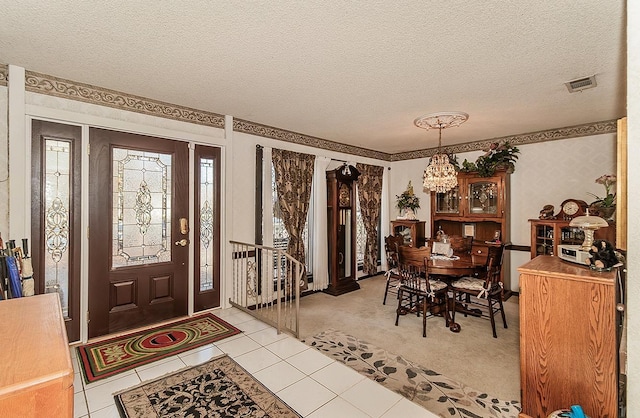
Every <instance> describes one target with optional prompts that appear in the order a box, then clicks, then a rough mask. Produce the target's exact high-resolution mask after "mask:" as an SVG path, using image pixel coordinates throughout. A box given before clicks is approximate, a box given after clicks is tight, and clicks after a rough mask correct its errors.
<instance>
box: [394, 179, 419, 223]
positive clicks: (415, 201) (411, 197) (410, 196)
mask: <svg viewBox="0 0 640 418" xmlns="http://www.w3.org/2000/svg"><path fill="white" fill-rule="evenodd" d="M396 198H397V199H398V200H397V201H396V207H397V208H398V209H400V213H402V212H403V211H404V212H405V214H404V215H403V216H399V217H398V219H409V220H415V219H417V218H416V214H415V210H416V209H419V208H420V198H418V196H416V195H415V193H414V192H413V186H412V185H411V181H409V184H408V185H407V190H405V191H404V192H402V194H400V195H399V196H398V195H396Z"/></svg>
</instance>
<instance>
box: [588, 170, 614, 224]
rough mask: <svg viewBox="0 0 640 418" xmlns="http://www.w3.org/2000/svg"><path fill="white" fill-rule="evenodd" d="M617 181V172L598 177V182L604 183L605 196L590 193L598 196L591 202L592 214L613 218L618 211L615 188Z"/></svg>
mask: <svg viewBox="0 0 640 418" xmlns="http://www.w3.org/2000/svg"><path fill="white" fill-rule="evenodd" d="M616 181H617V178H616V175H615V174H603V175H602V176H600V177H598V178H597V179H596V183H597V184H602V185H603V186H604V197H600V196H598V195H595V194H593V193H588V194H590V195H591V196H593V197H595V198H596V200H594V201H593V202H591V204H590V205H589V211H590V213H591V214H593V215H597V216H600V217H601V218H604V219H606V220H609V219H611V217H612V216H613V214H614V213H615V211H616V193H615V191H614V190H613V187H614V186H615V184H616ZM594 212H595V213H594Z"/></svg>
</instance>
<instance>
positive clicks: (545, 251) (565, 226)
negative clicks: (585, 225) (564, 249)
mask: <svg viewBox="0 0 640 418" xmlns="http://www.w3.org/2000/svg"><path fill="white" fill-rule="evenodd" d="M529 222H530V223H531V258H535V257H537V256H539V255H558V244H570V245H580V244H582V242H583V241H584V232H583V231H582V230H581V229H580V228H576V227H571V226H569V222H570V221H568V220H560V219H529ZM608 222H609V227H608V228H600V229H598V230H596V231H595V233H594V237H595V239H604V240H607V241H609V242H611V243H612V244H613V246H614V247H615V245H616V224H615V222H612V221H608Z"/></svg>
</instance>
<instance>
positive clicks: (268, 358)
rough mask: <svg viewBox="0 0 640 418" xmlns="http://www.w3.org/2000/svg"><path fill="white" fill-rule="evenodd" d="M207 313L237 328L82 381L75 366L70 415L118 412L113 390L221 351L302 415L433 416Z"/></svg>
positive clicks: (266, 333) (312, 354)
mask: <svg viewBox="0 0 640 418" xmlns="http://www.w3.org/2000/svg"><path fill="white" fill-rule="evenodd" d="M213 313H214V314H215V315H217V316H219V317H220V318H222V319H224V320H225V321H227V322H229V323H230V324H232V325H234V326H236V327H237V328H239V329H240V330H242V331H243V332H242V333H241V334H238V335H235V336H233V337H230V338H227V339H224V340H221V341H218V342H216V343H215V344H209V345H206V346H203V347H199V348H196V349H194V350H192V351H187V352H184V353H182V354H179V355H176V356H173V357H170V358H166V359H163V360H159V361H156V362H154V363H151V364H146V365H144V366H141V367H138V368H136V369H134V370H131V371H128V372H124V373H121V374H118V375H116V376H113V377H110V378H108V379H104V380H99V381H97V382H94V383H90V384H86V383H84V380H83V379H82V376H81V374H80V368H79V365H78V362H77V358H76V352H75V349H72V350H71V357H72V358H73V366H74V369H75V372H76V375H75V380H74V390H75V398H74V402H75V404H74V409H75V410H74V417H76V418H85V417H91V418H98V417H99V418H111V417H113V418H118V417H119V415H118V411H117V409H116V406H115V403H114V400H113V393H114V392H117V391H120V390H123V389H126V388H128V387H131V386H134V385H137V384H139V383H141V382H142V381H145V380H149V379H154V378H156V377H158V376H161V375H163V374H166V373H171V372H174V371H176V370H179V369H182V368H185V367H187V366H192V365H196V364H199V363H203V362H205V361H207V360H209V359H210V358H212V357H217V356H219V355H221V354H223V353H226V354H227V355H229V356H230V357H231V358H233V359H234V360H235V361H237V362H238V363H239V364H240V365H241V366H242V367H244V368H245V369H246V370H247V371H249V372H250V373H252V374H253V375H254V376H255V377H256V378H257V379H258V380H260V381H261V382H262V383H263V384H264V385H265V386H266V387H268V388H269V389H270V390H271V391H272V392H274V393H275V394H277V395H278V396H279V397H280V398H281V399H282V400H284V401H285V402H286V403H287V404H288V405H289V406H291V407H292V408H293V409H295V410H296V411H297V412H298V413H299V414H300V415H302V416H303V417H310V418H340V417H345V418H360V417H362V418H367V417H383V418H392V417H398V418H412V417H416V418H418V417H425V418H435V417H437V416H436V415H435V414H432V413H431V412H429V411H427V410H425V409H423V408H422V407H420V406H418V405H416V404H414V403H413V402H410V401H408V400H407V399H405V398H403V397H402V396H400V395H398V394H397V393H395V392H392V391H390V390H388V389H386V388H385V387H383V386H381V385H379V384H377V383H375V382H374V381H372V380H370V379H368V378H366V377H365V376H362V375H360V374H359V373H357V372H355V371H354V370H352V369H351V368H349V367H347V366H345V365H343V364H342V363H339V362H336V361H335V360H333V359H331V358H329V357H327V356H325V355H324V354H321V353H320V352H318V351H316V350H315V349H313V348H310V347H308V346H307V345H305V344H303V343H301V342H300V341H298V340H296V339H295V338H293V337H291V336H289V335H287V334H280V335H278V334H277V333H276V331H275V329H274V328H272V327H270V326H269V325H266V324H264V323H263V322H261V321H258V320H256V319H254V318H252V317H251V316H249V315H247V314H245V313H243V312H241V311H239V310H237V309H226V310H217V311H213Z"/></svg>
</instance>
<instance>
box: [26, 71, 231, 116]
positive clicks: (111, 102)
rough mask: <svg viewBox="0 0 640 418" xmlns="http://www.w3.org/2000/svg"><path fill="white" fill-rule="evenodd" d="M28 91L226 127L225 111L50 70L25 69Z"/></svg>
mask: <svg viewBox="0 0 640 418" xmlns="http://www.w3.org/2000/svg"><path fill="white" fill-rule="evenodd" d="M25 87H26V89H27V91H30V92H35V93H43V94H48V95H51V96H57V97H62V98H65V99H72V100H78V101H81V102H86V103H92V104H97V105H101V106H109V107H112V108H116V109H122V110H128V111H131V112H137V113H142V114H146V115H152V116H159V117H163V118H167V119H174V120H178V121H183V122H189V123H196V124H199V125H206V126H213V127H215V128H224V115H220V114H217V113H212V112H205V111H202V110H198V109H193V108H190V107H185V106H177V105H173V104H170V103H165V102H161V101H158V100H152V99H148V98H145V97H140V96H135V95H133V94H128V93H123V92H119V91H116V90H110V89H106V88H102V87H96V86H92V85H90V84H85V83H79V82H75V81H71V80H66V79H63V78H58V77H54V76H50V75H47V74H41V73H36V72H33V71H26V75H25Z"/></svg>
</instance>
